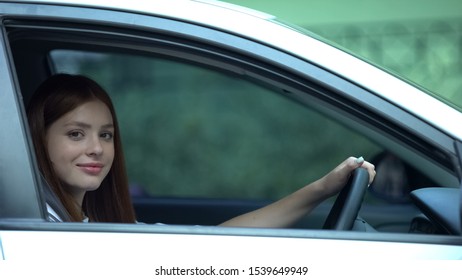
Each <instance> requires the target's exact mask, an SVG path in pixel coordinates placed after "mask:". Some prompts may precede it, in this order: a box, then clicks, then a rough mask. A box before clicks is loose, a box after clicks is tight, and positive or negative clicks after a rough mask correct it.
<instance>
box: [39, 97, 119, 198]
mask: <svg viewBox="0 0 462 280" xmlns="http://www.w3.org/2000/svg"><path fill="white" fill-rule="evenodd" d="M113 136H114V125H113V121H112V116H111V112H110V111H109V109H108V108H107V106H106V105H105V104H104V103H102V102H101V101H98V100H94V101H90V102H87V103H84V104H82V105H80V106H79V107H77V108H75V109H74V110H72V111H70V112H69V113H67V114H65V115H63V116H62V117H61V118H59V119H58V120H57V121H55V122H54V123H52V124H51V126H50V127H49V128H48V130H47V132H46V140H47V148H48V155H49V157H50V160H51V162H52V165H53V168H54V170H55V172H56V174H57V175H58V177H59V179H60V180H61V181H62V183H63V185H64V187H65V188H68V191H69V192H70V193H71V194H72V196H73V197H74V199H75V200H76V202H77V203H79V205H81V204H82V201H83V197H84V195H85V192H87V191H92V190H96V189H97V188H98V187H99V186H100V185H101V182H102V181H103V179H104V178H105V177H106V175H107V174H108V173H109V170H110V169H111V166H112V162H113V160H114V141H113V140H114V139H113Z"/></svg>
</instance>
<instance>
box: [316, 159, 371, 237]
mask: <svg viewBox="0 0 462 280" xmlns="http://www.w3.org/2000/svg"><path fill="white" fill-rule="evenodd" d="M368 185H369V174H368V172H367V170H366V169H364V168H357V169H355V170H354V171H353V174H352V176H351V177H350V179H349V181H348V183H347V184H346V185H345V187H344V188H343V189H342V190H341V191H340V193H339V194H338V196H337V199H336V200H335V203H334V205H333V206H332V209H331V210H330V212H329V215H328V216H327V219H326V221H325V223H324V226H323V229H335V230H351V229H352V228H353V225H354V221H355V220H356V217H357V216H358V213H359V209H360V208H361V203H362V201H363V198H364V194H365V192H366V190H367V187H368Z"/></svg>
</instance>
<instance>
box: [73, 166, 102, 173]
mask: <svg viewBox="0 0 462 280" xmlns="http://www.w3.org/2000/svg"><path fill="white" fill-rule="evenodd" d="M77 166H78V167H79V168H80V169H81V170H82V171H83V172H85V173H87V174H90V175H98V174H99V173H101V170H103V165H101V164H81V165H77Z"/></svg>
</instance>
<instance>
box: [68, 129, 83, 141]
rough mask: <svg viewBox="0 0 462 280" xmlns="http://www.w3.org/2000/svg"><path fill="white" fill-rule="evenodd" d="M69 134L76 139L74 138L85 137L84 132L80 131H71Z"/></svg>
mask: <svg viewBox="0 0 462 280" xmlns="http://www.w3.org/2000/svg"><path fill="white" fill-rule="evenodd" d="M67 135H68V136H69V138H71V139H74V140H78V139H81V138H82V137H83V133H82V132H80V131H71V132H69V133H68V134H67Z"/></svg>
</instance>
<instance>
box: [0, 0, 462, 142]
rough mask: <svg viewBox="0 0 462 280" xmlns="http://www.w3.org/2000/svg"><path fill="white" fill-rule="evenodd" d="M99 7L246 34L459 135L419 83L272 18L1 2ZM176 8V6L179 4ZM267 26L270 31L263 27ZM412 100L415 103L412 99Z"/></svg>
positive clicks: (167, 0) (187, 0) (191, 6)
mask: <svg viewBox="0 0 462 280" xmlns="http://www.w3.org/2000/svg"><path fill="white" fill-rule="evenodd" d="M2 2H17V3H37V4H57V5H69V6H81V7H94V8H104V9H109V10H117V11H129V12H135V13H140V14H148V15H155V16H161V17H167V18H173V19H177V20H181V21H186V22H191V23H195V24H199V25H202V26H207V27H210V28H214V29H219V30H223V31H225V32H229V33H232V34H238V35H239V36H242V37H246V38H250V39H252V40H254V41H258V42H260V43H263V44H266V45H270V46H272V47H275V48H278V49H280V50H283V51H285V52H287V53H290V54H292V55H295V56H297V57H300V58H302V59H304V60H307V61H309V62H311V63H313V64H316V65H319V66H321V67H323V68H325V69H327V70H328V71H330V72H332V73H335V74H336V75H338V76H341V77H343V78H345V79H347V80H350V81H353V82H354V83H356V84H358V85H360V86H361V87H363V88H365V89H368V90H370V91H372V92H374V93H376V94H377V95H379V96H380V97H381V98H384V99H386V100H388V101H389V102H391V103H393V104H395V105H397V106H399V107H401V108H404V109H405V110H407V111H409V112H410V113H412V114H414V115H416V116H418V117H419V118H421V119H423V120H425V121H426V122H428V123H430V124H432V125H434V126H436V127H438V128H439V129H441V130H443V131H444V132H445V133H446V134H448V135H450V136H452V137H454V138H457V139H459V140H462V130H461V129H460V128H459V123H462V113H461V112H459V111H458V110H456V109H455V108H453V107H451V106H449V105H448V104H446V103H444V102H442V101H440V100H439V99H437V98H435V97H434V96H432V95H430V94H429V93H426V92H425V91H423V90H421V89H420V88H418V87H416V86H413V85H412V84H410V83H408V82H406V81H404V80H403V79H397V78H396V77H395V76H394V75H392V74H390V73H388V72H386V71H384V70H383V69H381V68H378V67H376V66H373V65H372V64H370V63H368V62H366V61H363V60H359V59H358V58H357V57H355V56H353V55H351V54H349V53H347V52H344V51H342V50H340V49H339V48H337V47H335V46H332V45H330V44H328V43H326V42H324V41H322V40H319V38H314V37H313V36H307V35H308V32H303V31H302V29H301V28H294V27H293V26H289V25H287V24H284V23H282V22H279V21H278V20H277V19H276V17H274V16H272V15H269V14H266V13H262V12H258V11H254V10H251V9H247V8H243V7H240V6H236V5H233V4H229V3H224V2H219V1H210V0H133V1H124V0H114V1H111V2H110V3H108V1H105V0H78V1H77V0H61V1H56V0H31V1H28V0H26V1H2ZM180 7H181V8H180ZM262 30H268V31H269V30H271V32H262ZM416 100H417V101H418V102H416Z"/></svg>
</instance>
